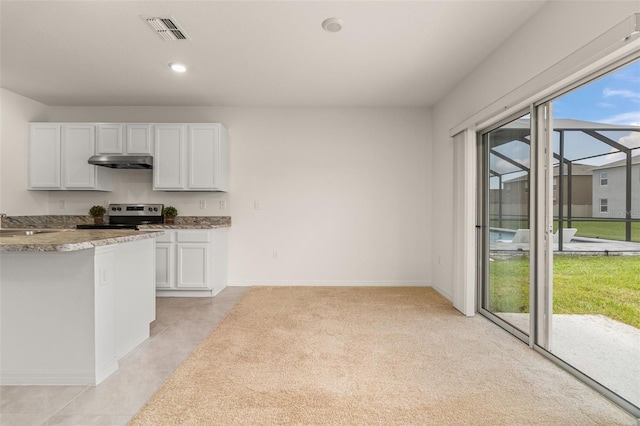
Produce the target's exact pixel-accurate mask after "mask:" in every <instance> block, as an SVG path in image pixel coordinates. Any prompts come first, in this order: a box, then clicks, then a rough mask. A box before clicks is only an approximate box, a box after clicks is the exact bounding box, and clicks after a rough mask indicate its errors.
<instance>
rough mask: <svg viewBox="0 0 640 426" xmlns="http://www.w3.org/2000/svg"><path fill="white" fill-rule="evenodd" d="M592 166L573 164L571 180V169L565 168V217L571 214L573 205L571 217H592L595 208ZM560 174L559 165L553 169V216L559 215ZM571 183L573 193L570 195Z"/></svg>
mask: <svg viewBox="0 0 640 426" xmlns="http://www.w3.org/2000/svg"><path fill="white" fill-rule="evenodd" d="M591 169H593V166H592V165H588V164H580V163H573V164H572V165H571V177H570V179H569V176H568V174H569V169H568V167H567V166H566V165H565V167H564V168H563V173H562V174H563V180H562V188H563V198H564V200H563V203H562V204H563V205H564V215H565V217H566V216H567V215H568V214H569V209H568V206H569V204H571V217H574V218H577V217H591V212H592V207H593V191H592V187H593V179H592V174H591ZM559 175H560V173H559V172H558V165H555V166H554V167H553V215H554V216H557V215H558V203H559V201H560V186H559V185H560V177H559ZM569 183H571V193H569Z"/></svg>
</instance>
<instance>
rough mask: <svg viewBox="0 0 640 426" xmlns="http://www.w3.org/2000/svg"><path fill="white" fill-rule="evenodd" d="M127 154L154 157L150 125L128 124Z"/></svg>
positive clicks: (126, 129) (126, 131)
mask: <svg viewBox="0 0 640 426" xmlns="http://www.w3.org/2000/svg"><path fill="white" fill-rule="evenodd" d="M125 135H126V144H125V146H126V152H127V154H133V155H143V154H147V155H153V144H152V143H151V125H150V124H127V125H126V126H125Z"/></svg>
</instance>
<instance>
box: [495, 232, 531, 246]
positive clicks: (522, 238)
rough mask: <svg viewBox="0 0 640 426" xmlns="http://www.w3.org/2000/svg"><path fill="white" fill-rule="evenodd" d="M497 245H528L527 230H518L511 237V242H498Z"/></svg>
mask: <svg viewBox="0 0 640 426" xmlns="http://www.w3.org/2000/svg"><path fill="white" fill-rule="evenodd" d="M498 242H499V243H528V242H529V230H528V229H518V230H516V233H515V234H514V235H513V238H512V239H511V240H498Z"/></svg>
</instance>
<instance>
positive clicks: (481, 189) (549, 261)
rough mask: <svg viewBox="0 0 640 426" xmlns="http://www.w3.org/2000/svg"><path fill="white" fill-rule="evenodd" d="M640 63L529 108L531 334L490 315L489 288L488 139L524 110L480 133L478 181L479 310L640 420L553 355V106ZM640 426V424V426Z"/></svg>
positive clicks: (629, 406) (637, 410)
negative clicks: (563, 96) (569, 93)
mask: <svg viewBox="0 0 640 426" xmlns="http://www.w3.org/2000/svg"><path fill="white" fill-rule="evenodd" d="M638 59H640V52H634V53H633V54H631V55H627V56H625V57H623V58H621V59H618V60H616V61H614V62H611V63H610V64H608V65H607V66H604V67H602V68H600V69H599V70H598V71H597V72H594V73H592V74H590V75H588V76H586V77H582V78H580V79H578V80H576V81H575V82H574V83H572V84H570V85H567V86H565V87H563V88H562V89H561V90H558V91H557V92H555V93H553V94H552V95H548V96H546V97H545V98H544V99H541V100H538V101H536V102H533V103H531V104H530V106H529V114H530V124H531V128H530V131H531V141H530V148H531V167H530V173H531V174H530V191H529V202H530V204H529V206H530V207H529V221H530V222H529V223H530V237H531V238H530V248H529V249H530V269H529V273H530V283H529V284H530V285H529V290H530V297H529V303H530V307H529V315H530V317H529V335H528V336H527V335H526V334H525V333H522V332H521V331H520V330H518V329H517V328H515V327H514V326H512V325H511V324H509V323H508V322H506V321H504V320H503V319H501V318H500V317H499V316H497V315H496V314H494V313H492V312H490V311H488V310H487V309H485V308H484V307H483V306H486V304H485V303H484V302H486V301H485V300H484V299H483V298H484V297H485V292H484V288H483V286H484V283H485V282H487V280H488V279H489V274H488V267H487V265H488V262H489V236H488V233H489V226H488V217H489V216H488V214H489V206H488V204H489V203H488V201H487V200H488V191H489V177H488V175H489V174H488V170H489V169H488V167H489V158H488V149H486V147H485V146H486V144H487V140H486V135H487V134H488V133H489V132H491V131H492V130H495V129H497V128H499V127H501V126H503V125H504V124H506V123H508V122H510V121H513V120H514V119H517V118H518V117H521V116H523V115H525V114H526V111H524V110H522V109H520V110H518V111H517V112H515V113H513V114H511V115H509V117H508V118H503V119H501V120H500V121H498V122H496V123H494V124H492V125H491V126H487V127H484V128H481V129H480V130H478V131H477V134H476V136H477V137H476V139H477V142H476V146H477V153H478V167H477V182H478V203H477V219H476V224H477V225H476V228H477V230H478V232H477V244H476V246H477V248H478V250H477V253H478V254H477V263H476V266H477V299H476V302H477V303H476V305H477V306H476V309H477V312H478V313H480V314H481V315H483V316H485V317H486V318H488V319H489V320H490V321H492V322H494V323H495V324H497V325H498V326H500V327H502V328H503V329H505V330H506V331H508V332H510V333H511V334H513V335H514V336H515V337H516V338H518V339H520V340H522V341H523V342H525V343H527V344H528V345H529V346H530V347H531V348H532V349H533V350H534V351H536V352H537V353H539V354H541V355H542V356H544V357H545V358H547V359H549V360H550V361H551V362H553V363H554V364H556V365H558V366H560V367H561V368H562V369H564V370H565V371H567V372H568V373H570V374H571V375H573V376H574V377H576V378H577V379H579V380H581V381H582V382H584V383H586V384H587V385H588V386H590V387H591V388H592V389H594V390H595V391H597V392H598V393H600V394H602V395H603V396H605V397H606V398H608V399H609V400H611V401H612V402H614V403H615V404H617V405H619V406H620V407H621V408H623V409H624V410H626V411H627V412H629V413H630V414H631V415H633V416H635V417H636V418H638V419H640V407H638V406H636V405H635V404H633V403H631V402H630V401H627V400H626V399H624V398H623V397H621V396H620V395H618V394H616V393H615V392H613V391H611V390H610V389H608V388H607V387H605V386H603V385H602V384H600V383H599V382H597V381H595V380H594V379H592V378H591V377H589V376H588V375H586V374H584V373H583V372H581V371H579V370H578V369H576V368H575V367H573V366H572V365H571V364H568V363H567V362H565V361H563V360H562V359H560V358H558V357H557V356H556V355H554V354H553V353H551V352H549V350H547V349H545V347H546V348H550V347H551V344H552V342H551V336H552V327H553V201H552V200H553V104H552V101H553V100H554V99H556V98H558V97H560V96H562V95H563V94H565V93H567V92H569V91H571V90H573V89H575V88H577V87H579V86H582V85H584V84H587V83H589V82H590V81H593V80H595V79H597V78H599V77H601V76H602V75H604V74H607V73H609V72H611V71H613V70H615V69H617V68H620V67H622V66H624V65H627V64H629V63H631V62H633V61H635V60H638ZM639 425H640V423H639Z"/></svg>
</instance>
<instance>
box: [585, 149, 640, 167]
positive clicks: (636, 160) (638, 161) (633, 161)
mask: <svg viewBox="0 0 640 426" xmlns="http://www.w3.org/2000/svg"><path fill="white" fill-rule="evenodd" d="M631 164H632V165H635V164H640V152H638V153H637V154H636V155H635V156H633V157H631ZM626 165H627V160H626V159H623V160H618V161H613V162H611V163H607V164H603V165H601V166H598V167H594V168H592V169H591V170H603V169H613V168H614V167H624V166H626Z"/></svg>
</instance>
